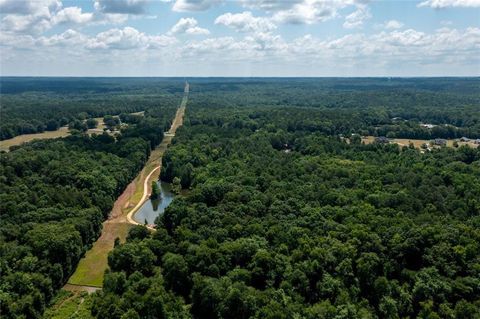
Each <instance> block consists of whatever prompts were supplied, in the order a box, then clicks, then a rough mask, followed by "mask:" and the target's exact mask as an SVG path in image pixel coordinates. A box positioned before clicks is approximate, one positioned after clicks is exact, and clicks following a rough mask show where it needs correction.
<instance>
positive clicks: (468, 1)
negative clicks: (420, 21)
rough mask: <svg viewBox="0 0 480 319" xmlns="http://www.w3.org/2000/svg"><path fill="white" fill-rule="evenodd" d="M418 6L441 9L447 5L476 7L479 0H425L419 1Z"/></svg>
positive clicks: (478, 5)
mask: <svg viewBox="0 0 480 319" xmlns="http://www.w3.org/2000/svg"><path fill="white" fill-rule="evenodd" d="M417 6H418V7H431V8H435V9H442V8H448V7H464V8H469V7H470V8H478V7H480V0H427V1H423V2H421V3H419V4H418V5H417Z"/></svg>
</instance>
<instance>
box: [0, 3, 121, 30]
mask: <svg viewBox="0 0 480 319" xmlns="http://www.w3.org/2000/svg"><path fill="white" fill-rule="evenodd" d="M0 1H1V2H0V8H1V9H4V10H5V11H2V13H9V14H7V15H5V16H4V17H3V18H2V21H1V30H2V31H4V32H13V33H17V34H22V33H23V34H40V33H43V32H45V31H47V30H49V29H51V28H52V27H54V26H56V25H59V24H77V25H86V24H121V23H124V22H125V21H127V19H128V15H127V14H115V13H103V12H100V11H95V12H83V11H82V8H80V7H65V8H63V7H62V3H61V2H59V1H55V0H32V1H21V0H20V1H12V0H0Z"/></svg>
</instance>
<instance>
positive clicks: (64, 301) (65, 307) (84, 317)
mask: <svg viewBox="0 0 480 319" xmlns="http://www.w3.org/2000/svg"><path fill="white" fill-rule="evenodd" d="M91 300H92V297H91V296H90V295H89V294H88V293H86V292H83V291H77V292H71V291H65V290H60V292H59V293H58V294H57V296H55V298H54V299H53V301H52V303H51V306H50V307H48V308H47V310H46V311H45V313H44V315H43V318H44V319H77V318H78V319H93V317H92V315H91V314H90V310H89V307H90V304H91Z"/></svg>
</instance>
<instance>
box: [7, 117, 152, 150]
mask: <svg viewBox="0 0 480 319" xmlns="http://www.w3.org/2000/svg"><path fill="white" fill-rule="evenodd" d="M138 113H140V112H138ZM142 114H143V113H142ZM95 120H97V122H98V126H97V128H94V129H89V130H88V131H87V134H90V135H91V134H94V133H95V134H102V133H103V129H104V128H105V123H103V117H96V118H95ZM68 135H70V132H69V130H68V127H67V126H62V127H61V128H59V129H58V130H56V131H45V132H43V133H35V134H23V135H18V136H15V137H14V138H11V139H8V140H3V141H0V151H7V152H8V150H9V149H10V146H16V145H21V144H23V143H26V142H31V141H33V140H44V139H47V138H58V137H65V136H68Z"/></svg>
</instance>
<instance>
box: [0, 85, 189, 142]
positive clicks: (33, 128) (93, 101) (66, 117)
mask: <svg viewBox="0 0 480 319" xmlns="http://www.w3.org/2000/svg"><path fill="white" fill-rule="evenodd" d="M182 84H183V82H182V81H181V80H178V79H177V80H173V79H170V80H167V79H162V80H156V81H154V82H152V81H147V80H142V79H136V80H135V79H102V78H90V79H89V78H80V79H76V78H53V79H52V78H31V79H30V78H9V77H5V78H1V79H0V92H1V94H2V95H1V97H2V108H1V110H0V112H1V119H2V122H1V125H0V140H5V139H9V138H12V137H14V136H17V135H22V134H31V133H41V132H44V131H55V130H57V129H58V128H59V127H61V126H65V125H67V124H69V123H72V124H73V123H75V121H83V120H85V119H87V118H94V117H103V116H105V115H119V114H122V113H124V114H128V113H133V112H140V111H146V112H147V113H148V110H150V109H151V110H153V111H155V110H156V108H157V106H158V105H159V103H160V104H162V105H166V104H168V105H174V104H175V103H177V102H178V99H179V97H178V96H181V93H182V92H183V91H182ZM179 94H180V95H179ZM70 126H71V125H70Z"/></svg>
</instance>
